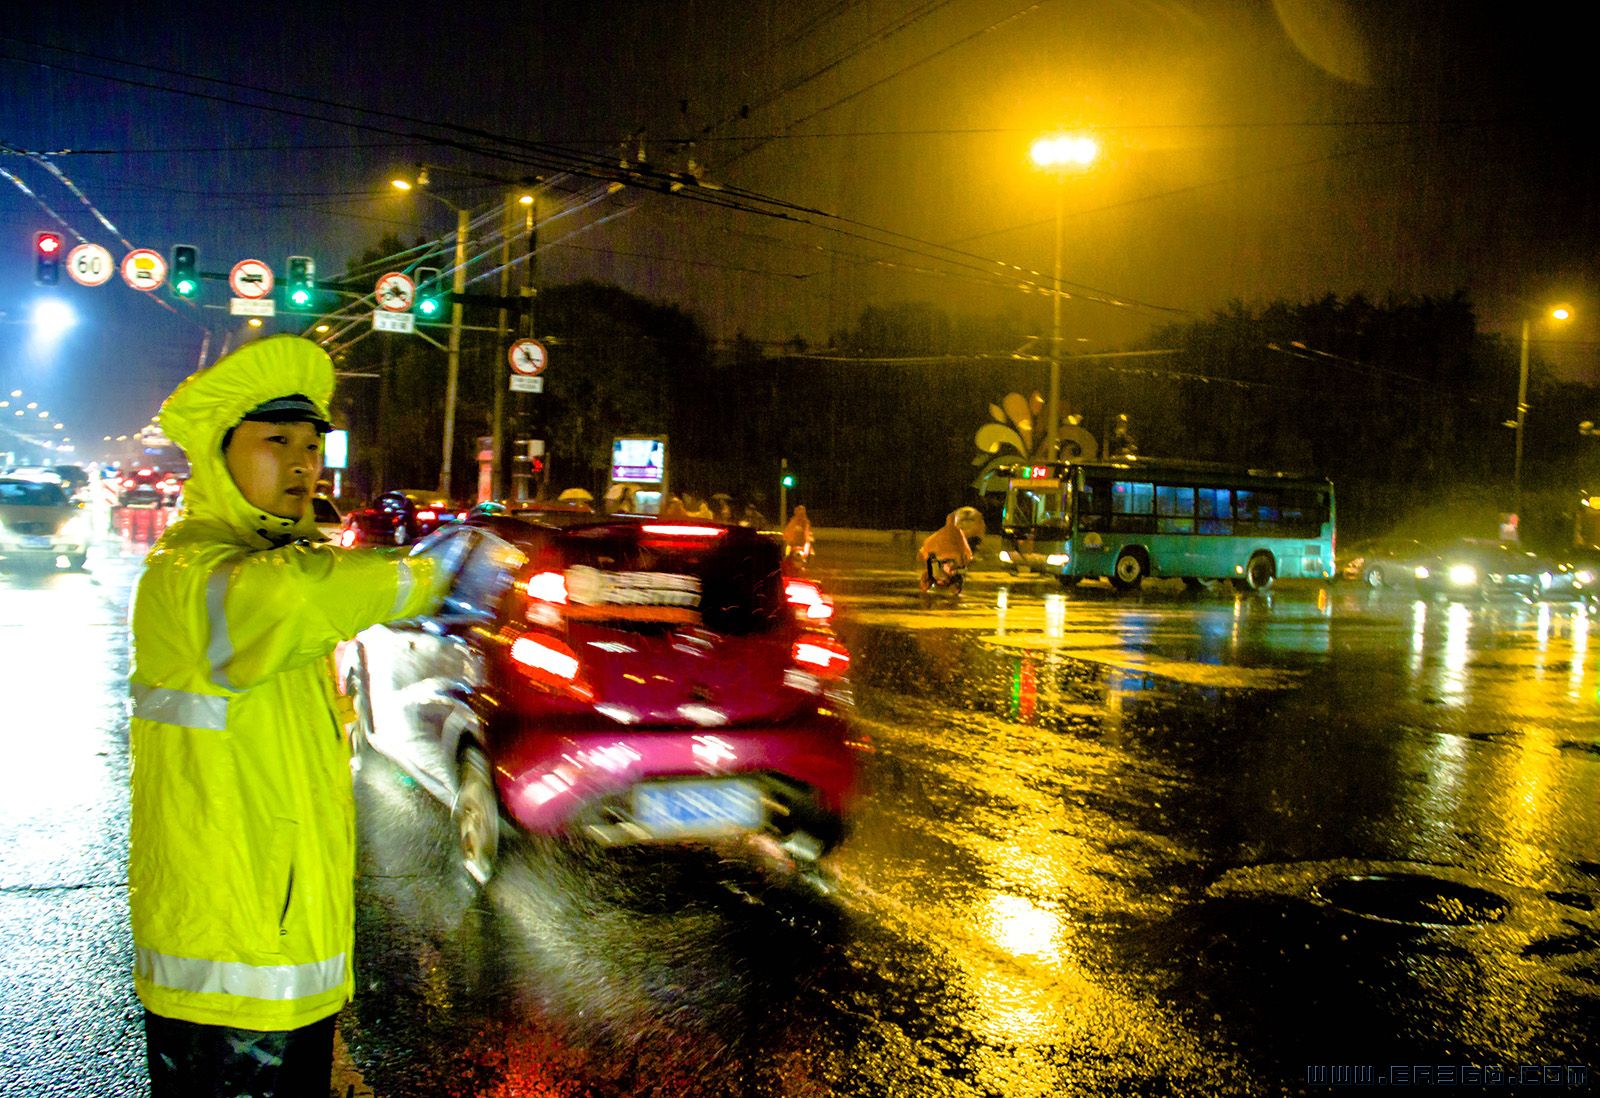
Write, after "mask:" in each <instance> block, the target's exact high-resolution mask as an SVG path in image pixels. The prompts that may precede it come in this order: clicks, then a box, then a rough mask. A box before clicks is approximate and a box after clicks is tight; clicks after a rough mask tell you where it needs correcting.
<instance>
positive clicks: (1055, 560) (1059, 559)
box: [1044, 553, 1072, 568]
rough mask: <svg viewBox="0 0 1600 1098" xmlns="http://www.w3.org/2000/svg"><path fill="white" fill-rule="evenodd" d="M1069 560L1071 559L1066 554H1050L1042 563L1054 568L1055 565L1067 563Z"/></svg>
mask: <svg viewBox="0 0 1600 1098" xmlns="http://www.w3.org/2000/svg"><path fill="white" fill-rule="evenodd" d="M1071 559H1072V558H1071V557H1069V556H1068V555H1067V554H1066V553H1051V554H1050V555H1049V556H1048V557H1045V558H1044V562H1045V563H1046V564H1048V565H1049V566H1050V567H1052V568H1054V567H1056V566H1057V565H1060V564H1065V563H1067V561H1069V560H1071Z"/></svg>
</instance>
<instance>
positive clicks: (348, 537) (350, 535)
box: [339, 526, 356, 549]
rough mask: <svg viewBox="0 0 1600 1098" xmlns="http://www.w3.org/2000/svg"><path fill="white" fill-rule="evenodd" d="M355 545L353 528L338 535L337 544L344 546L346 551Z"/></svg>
mask: <svg viewBox="0 0 1600 1098" xmlns="http://www.w3.org/2000/svg"><path fill="white" fill-rule="evenodd" d="M355 543H356V530H355V527H353V526H352V527H351V528H350V529H348V530H346V531H345V532H344V533H342V534H340V535H339V544H340V545H342V546H344V547H345V548H346V549H349V548H350V547H351V546H353V545H354V544H355Z"/></svg>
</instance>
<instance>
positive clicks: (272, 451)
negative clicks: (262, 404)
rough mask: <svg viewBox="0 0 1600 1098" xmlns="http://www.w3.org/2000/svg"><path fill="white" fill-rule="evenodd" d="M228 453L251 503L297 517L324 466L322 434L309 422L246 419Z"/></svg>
mask: <svg viewBox="0 0 1600 1098" xmlns="http://www.w3.org/2000/svg"><path fill="white" fill-rule="evenodd" d="M223 456H224V457H225V458H226V459H227V462H228V473H229V475H230V476H232V477H233V482H234V483H235V484H237V485H238V486H239V491H240V492H242V493H243V494H244V498H245V499H246V500H248V501H249V503H250V505H251V506H252V507H257V508H260V509H261V510H263V511H265V512H266V513H267V514H269V515H277V516H278V517H279V518H286V519H298V518H300V517H301V516H302V515H304V514H305V511H306V507H307V506H309V505H310V502H311V495H312V493H313V492H314V491H315V490H316V486H317V474H318V473H320V472H321V471H322V435H321V434H320V433H319V432H318V431H317V429H316V428H315V427H313V426H312V425H311V424H309V423H256V422H255V421H253V420H246V421H245V422H243V423H241V424H239V426H237V427H235V428H234V430H233V439H232V440H231V441H230V442H229V443H228V449H227V450H226V451H225V452H224V454H223Z"/></svg>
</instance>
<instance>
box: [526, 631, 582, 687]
mask: <svg viewBox="0 0 1600 1098" xmlns="http://www.w3.org/2000/svg"><path fill="white" fill-rule="evenodd" d="M511 658H512V659H513V660H515V661H517V662H518V663H520V664H522V666H524V667H527V668H530V669H532V670H534V671H543V672H544V673H545V674H547V675H549V676H551V677H552V678H555V679H558V680H560V681H561V682H564V683H570V682H572V681H573V680H574V679H576V678H577V677H578V655H577V653H575V652H574V651H573V650H572V649H570V648H568V647H567V646H566V645H565V644H563V643H562V642H561V641H558V640H556V639H555V638H554V637H539V638H537V639H535V638H534V637H518V638H517V639H516V640H514V641H512V642H511Z"/></svg>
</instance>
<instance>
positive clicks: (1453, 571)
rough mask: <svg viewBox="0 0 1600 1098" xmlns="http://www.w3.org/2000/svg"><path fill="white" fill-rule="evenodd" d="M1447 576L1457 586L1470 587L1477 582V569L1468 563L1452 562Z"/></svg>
mask: <svg viewBox="0 0 1600 1098" xmlns="http://www.w3.org/2000/svg"><path fill="white" fill-rule="evenodd" d="M1449 576H1450V582H1451V583H1453V584H1455V585H1456V586H1458V587H1472V586H1474V585H1475V584H1476V583H1477V582H1478V570H1477V569H1476V568H1474V567H1473V566H1472V565H1470V564H1452V565H1451V566H1450V572H1449Z"/></svg>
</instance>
